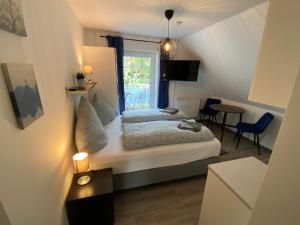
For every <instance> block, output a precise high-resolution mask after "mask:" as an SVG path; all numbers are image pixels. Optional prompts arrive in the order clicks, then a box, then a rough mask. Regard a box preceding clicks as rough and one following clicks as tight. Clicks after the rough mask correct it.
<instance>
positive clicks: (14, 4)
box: [0, 0, 27, 37]
mask: <svg viewBox="0 0 300 225" xmlns="http://www.w3.org/2000/svg"><path fill="white" fill-rule="evenodd" d="M0 29H2V30H5V31H8V32H11V33H14V34H16V35H19V36H24V37H27V32H26V28H25V23H24V18H23V13H22V5H21V0H0Z"/></svg>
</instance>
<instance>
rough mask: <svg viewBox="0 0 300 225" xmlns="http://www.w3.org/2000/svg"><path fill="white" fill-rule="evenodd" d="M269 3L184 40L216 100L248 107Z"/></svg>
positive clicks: (203, 79)
mask: <svg viewBox="0 0 300 225" xmlns="http://www.w3.org/2000/svg"><path fill="white" fill-rule="evenodd" d="M267 9H268V3H264V4H261V5H258V6H256V7H254V8H251V9H249V10H247V11H245V12H242V13H240V14H238V15H235V16H233V17H230V18H228V19H226V20H223V21H221V22H219V23H217V24H215V25H212V26H210V27H208V28H206V29H204V30H201V31H198V32H196V33H194V34H192V35H189V36H187V37H185V38H183V39H181V40H180V41H181V43H182V44H183V45H184V46H185V47H186V48H187V49H189V50H190V51H191V52H192V53H193V54H195V55H196V56H197V57H198V58H200V59H201V68H202V71H203V73H202V74H201V75H200V79H202V80H201V81H202V82H203V83H204V85H205V86H207V87H208V88H209V89H210V92H211V93H212V94H214V95H216V96H222V97H223V98H227V99H231V100H235V101H239V102H244V103H248V100H247V99H248V93H249V89H250V85H251V81H252V75H253V71H254V67H255V63H256V58H257V54H258V51H259V47H260V42H261V38H262V34H263V29H264V24H265V18H266V13H267Z"/></svg>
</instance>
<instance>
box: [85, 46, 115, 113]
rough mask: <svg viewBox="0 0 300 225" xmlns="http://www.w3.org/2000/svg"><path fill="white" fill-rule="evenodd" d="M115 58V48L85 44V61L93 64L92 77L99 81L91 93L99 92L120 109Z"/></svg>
mask: <svg viewBox="0 0 300 225" xmlns="http://www.w3.org/2000/svg"><path fill="white" fill-rule="evenodd" d="M115 59H116V57H115V50H114V49H113V48H106V47H94V46H83V61H84V63H85V64H88V65H92V66H93V69H94V74H93V75H91V79H92V80H93V81H96V82H97V86H96V87H95V88H94V89H93V90H92V93H91V95H93V94H94V93H99V94H100V95H101V96H102V97H103V98H104V99H105V100H106V101H107V102H108V103H109V104H110V105H111V106H113V107H114V108H115V109H117V110H118V109H119V107H118V102H119V100H118V90H117V76H116V60H115ZM91 97H92V96H91Z"/></svg>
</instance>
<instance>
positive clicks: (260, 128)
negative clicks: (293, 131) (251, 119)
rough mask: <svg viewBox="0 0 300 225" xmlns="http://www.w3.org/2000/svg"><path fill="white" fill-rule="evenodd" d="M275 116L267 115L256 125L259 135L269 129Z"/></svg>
mask: <svg viewBox="0 0 300 225" xmlns="http://www.w3.org/2000/svg"><path fill="white" fill-rule="evenodd" d="M273 118H274V116H273V115H272V114H271V113H268V112H267V113H265V114H264V115H263V116H262V117H261V118H260V119H259V120H258V121H257V122H256V123H255V130H256V132H257V133H259V134H260V133H262V132H264V130H265V129H266V128H267V126H268V125H269V124H270V123H271V121H272V120H273Z"/></svg>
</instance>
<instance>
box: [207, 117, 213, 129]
mask: <svg viewBox="0 0 300 225" xmlns="http://www.w3.org/2000/svg"><path fill="white" fill-rule="evenodd" d="M211 120H212V117H211V116H209V117H208V124H207V126H208V127H210V125H211Z"/></svg>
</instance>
